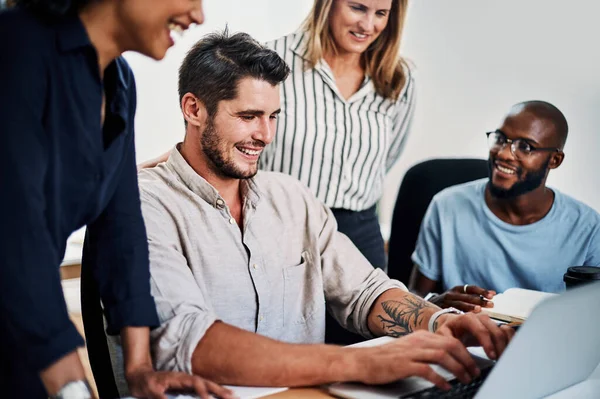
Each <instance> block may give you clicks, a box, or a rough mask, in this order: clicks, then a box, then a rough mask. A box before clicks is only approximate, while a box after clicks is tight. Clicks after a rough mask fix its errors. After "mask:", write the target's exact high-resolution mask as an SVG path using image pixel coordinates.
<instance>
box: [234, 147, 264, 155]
mask: <svg viewBox="0 0 600 399" xmlns="http://www.w3.org/2000/svg"><path fill="white" fill-rule="evenodd" d="M238 150H240V151H241V152H243V153H244V154H247V155H251V156H254V155H258V154H260V150H259V151H253V150H248V149H246V148H238Z"/></svg>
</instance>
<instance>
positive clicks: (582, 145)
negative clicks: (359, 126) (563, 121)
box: [381, 0, 600, 221]
mask: <svg viewBox="0 0 600 399" xmlns="http://www.w3.org/2000/svg"><path fill="white" fill-rule="evenodd" d="M599 14H600V3H599V2H596V1H589V0H569V1H564V0H562V1H558V0H503V1H495V0H453V1H448V0H413V1H412V4H411V8H410V13H409V19H408V21H407V27H406V31H405V32H406V36H405V42H404V48H403V50H404V54H405V55H406V56H407V57H409V58H410V59H412V60H413V61H414V62H415V63H416V64H417V68H418V74H419V75H418V77H419V81H418V89H419V91H418V95H419V99H418V102H419V104H418V107H417V111H416V116H415V124H414V129H413V131H412V135H411V137H410V138H409V140H408V143H407V146H406V149H405V152H404V156H403V157H402V159H401V160H400V162H399V164H398V165H397V166H396V168H394V170H393V171H392V173H391V174H390V175H389V177H388V180H387V184H386V187H387V191H386V193H385V196H384V199H383V201H382V204H381V205H382V206H381V208H382V220H383V221H389V220H390V218H391V212H392V209H393V205H394V201H395V195H396V192H397V187H398V185H399V181H400V179H401V177H402V175H403V174H404V173H405V171H406V170H407V169H408V168H409V167H410V166H411V165H412V164H414V163H416V162H419V161H421V160H424V159H427V158H433V157H452V156H457V157H462V156H465V157H468V156H472V157H481V158H487V151H486V147H485V145H486V144H485V143H486V141H485V137H484V132H485V131H489V130H493V129H494V128H496V127H497V125H498V124H499V123H500V121H501V119H502V116H503V114H504V113H505V112H506V111H507V110H508V108H509V107H510V106H511V105H512V104H513V103H516V102H519V101H523V100H528V99H541V100H546V101H549V102H552V103H554V104H555V105H556V106H557V107H558V108H559V109H561V110H562V111H563V112H564V114H565V116H566V117H567V120H568V122H569V125H570V136H569V139H568V141H567V146H566V147H565V154H566V156H565V161H564V163H563V165H562V166H561V167H560V168H559V169H558V170H556V171H553V172H551V174H550V178H549V184H550V185H552V186H554V187H556V188H558V189H560V190H562V191H563V192H566V193H568V194H570V195H572V196H574V197H576V198H578V199H580V200H582V201H584V202H586V203H587V204H588V205H591V206H592V207H594V208H595V209H596V210H600V185H599V184H598V176H597V175H596V173H597V171H598V170H600V156H599V155H600V136H599V135H598V131H597V127H598V126H600V112H598V111H599V109H600V51H599V50H598V38H599V37H600V24H598V23H597V16H598V15H599Z"/></svg>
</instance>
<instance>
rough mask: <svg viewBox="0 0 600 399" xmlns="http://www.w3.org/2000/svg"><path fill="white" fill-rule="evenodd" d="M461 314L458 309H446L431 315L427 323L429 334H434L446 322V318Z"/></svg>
mask: <svg viewBox="0 0 600 399" xmlns="http://www.w3.org/2000/svg"><path fill="white" fill-rule="evenodd" d="M460 314H463V312H461V311H460V310H458V309H455V308H446V309H442V310H439V311H437V312H435V313H434V314H432V315H431V317H430V318H429V323H428V330H429V331H430V332H436V331H437V329H438V328H439V327H440V326H442V325H443V324H444V323H446V322H447V321H448V318H449V317H450V318H452V317H456V316H457V315H460Z"/></svg>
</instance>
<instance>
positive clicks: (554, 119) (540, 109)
mask: <svg viewBox="0 0 600 399" xmlns="http://www.w3.org/2000/svg"><path fill="white" fill-rule="evenodd" d="M517 106H522V107H523V109H525V110H527V111H529V112H531V113H532V114H534V115H535V116H537V117H538V118H540V119H545V120H547V121H548V122H550V123H552V125H554V133H555V134H556V139H557V141H558V142H557V145H558V146H559V147H560V148H561V149H563V148H564V146H565V143H566V142H567V136H568V135H569V124H568V123H567V118H565V115H564V114H563V113H562V112H561V111H560V110H559V109H558V108H556V106H554V105H552V104H550V103H549V102H547V101H541V100H530V101H523V102H521V103H519V104H517Z"/></svg>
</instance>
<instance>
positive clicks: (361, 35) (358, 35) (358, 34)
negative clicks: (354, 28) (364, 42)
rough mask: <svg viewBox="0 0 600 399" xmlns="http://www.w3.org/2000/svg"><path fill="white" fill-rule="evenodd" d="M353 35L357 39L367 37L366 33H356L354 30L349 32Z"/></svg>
mask: <svg viewBox="0 0 600 399" xmlns="http://www.w3.org/2000/svg"><path fill="white" fill-rule="evenodd" d="M351 33H352V34H353V35H354V36H356V37H358V38H359V39H364V38H365V37H367V35H363V34H362V33H356V32H351Z"/></svg>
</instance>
